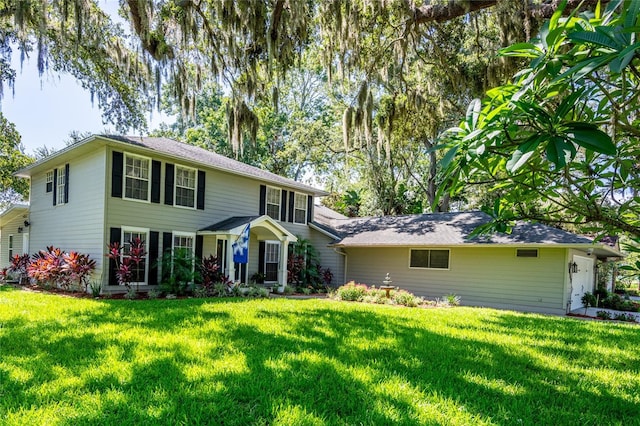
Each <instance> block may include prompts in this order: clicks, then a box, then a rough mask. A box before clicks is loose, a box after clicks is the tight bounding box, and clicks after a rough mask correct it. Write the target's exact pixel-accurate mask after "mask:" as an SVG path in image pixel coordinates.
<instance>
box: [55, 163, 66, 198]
mask: <svg viewBox="0 0 640 426" xmlns="http://www.w3.org/2000/svg"><path fill="white" fill-rule="evenodd" d="M64 171H65V168H64V167H60V168H59V169H58V188H57V195H56V204H58V205H60V204H64V199H65V197H64V190H65V186H66V185H67V175H66V173H65V172H64Z"/></svg>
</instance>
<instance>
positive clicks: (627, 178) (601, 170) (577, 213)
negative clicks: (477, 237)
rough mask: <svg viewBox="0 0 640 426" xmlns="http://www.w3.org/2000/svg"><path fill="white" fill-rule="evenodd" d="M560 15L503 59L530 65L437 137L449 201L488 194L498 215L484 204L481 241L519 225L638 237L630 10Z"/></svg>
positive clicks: (634, 40) (635, 51) (634, 39)
mask: <svg viewBox="0 0 640 426" xmlns="http://www.w3.org/2000/svg"><path fill="white" fill-rule="evenodd" d="M563 7H564V3H563V4H562V6H561V7H560V8H559V9H558V10H557V11H556V13H555V14H554V16H553V17H552V18H551V19H550V20H549V21H548V22H546V23H545V24H544V25H543V26H542V28H541V30H540V33H539V35H538V37H537V38H536V39H535V40H533V41H532V42H530V43H519V44H514V45H512V46H511V47H509V48H506V49H504V50H502V54H503V55H504V56H508V57H518V58H526V59H527V60H528V61H529V64H528V66H527V67H525V68H523V69H522V70H521V71H520V72H519V73H517V74H516V76H515V77H514V80H513V83H510V84H504V85H502V86H499V87H496V88H493V89H491V90H489V91H487V92H486V97H485V98H484V100H483V101H482V103H479V102H477V101H476V102H474V103H472V105H471V106H470V108H469V111H470V113H471V114H468V115H467V120H466V121H465V122H463V123H462V124H461V125H460V126H458V127H456V128H453V129H450V130H449V131H448V132H447V133H446V134H445V135H443V136H442V142H443V143H442V148H443V149H444V150H445V151H446V154H445V155H444V157H443V160H442V162H441V164H442V166H443V168H444V173H443V177H442V179H445V180H448V181H450V182H455V183H456V184H455V185H454V186H453V187H452V188H453V189H452V190H451V191H450V192H449V193H450V194H451V195H455V194H459V193H462V192H463V191H465V190H468V188H470V187H473V186H474V185H476V184H478V185H480V184H481V185H482V187H483V188H486V189H487V190H488V191H489V192H490V193H491V194H492V198H493V199H494V200H496V203H498V204H499V206H500V208H499V209H497V208H495V205H496V204H494V203H493V202H492V201H490V202H488V203H487V205H491V204H493V205H494V207H493V210H492V211H493V213H494V219H495V221H494V225H495V226H493V227H492V228H490V229H486V230H485V231H496V230H497V231H503V232H504V231H505V230H508V227H509V226H510V224H511V223H513V221H514V220H516V219H522V218H524V219H534V220H540V221H544V222H548V223H552V224H572V225H574V226H579V227H580V230H582V231H584V232H590V233H592V234H597V235H605V234H619V233H627V234H629V235H631V236H635V237H638V236H639V235H640V219H639V218H640V199H639V198H638V196H637V188H639V187H640V173H638V170H637V167H635V166H634V164H636V163H637V158H638V156H639V155H640V150H639V149H640V148H638V147H639V146H640V143H639V141H640V132H638V131H637V129H638V126H637V123H636V121H637V117H636V114H635V112H634V111H636V110H637V109H638V97H637V87H638V84H639V82H640V73H638V66H639V65H640V44H638V31H637V28H638V27H637V25H638V22H637V19H638V18H637V15H636V14H635V13H634V10H635V8H636V6H635V2H624V3H623V2H611V3H609V4H608V6H607V8H606V9H605V10H603V11H599V12H598V13H596V14H595V15H594V14H587V13H584V14H576V13H573V14H572V15H570V16H569V17H566V18H565V17H563V16H562V14H563ZM487 185H489V186H488V187H487Z"/></svg>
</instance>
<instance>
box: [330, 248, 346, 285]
mask: <svg viewBox="0 0 640 426" xmlns="http://www.w3.org/2000/svg"><path fill="white" fill-rule="evenodd" d="M333 251H334V252H336V253H338V254H340V255H342V256H344V276H343V277H342V284H346V283H347V265H348V263H347V253H345V252H344V251H343V250H339V249H338V248H337V247H333Z"/></svg>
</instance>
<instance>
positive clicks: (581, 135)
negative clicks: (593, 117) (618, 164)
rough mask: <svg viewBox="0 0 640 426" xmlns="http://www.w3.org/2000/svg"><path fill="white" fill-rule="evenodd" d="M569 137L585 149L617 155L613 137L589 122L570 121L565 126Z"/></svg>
mask: <svg viewBox="0 0 640 426" xmlns="http://www.w3.org/2000/svg"><path fill="white" fill-rule="evenodd" d="M564 130H565V132H566V133H567V134H568V135H569V138H570V139H571V140H572V141H573V142H575V143H576V144H578V145H580V146H581V147H583V148H585V149H589V150H591V151H596V152H600V153H602V154H607V155H616V152H617V149H616V146H615V144H614V143H613V141H612V140H611V137H610V136H609V135H607V134H606V133H605V132H603V131H602V130H600V129H598V128H597V127H596V126H594V125H592V124H588V123H570V124H569V125H565V126H564Z"/></svg>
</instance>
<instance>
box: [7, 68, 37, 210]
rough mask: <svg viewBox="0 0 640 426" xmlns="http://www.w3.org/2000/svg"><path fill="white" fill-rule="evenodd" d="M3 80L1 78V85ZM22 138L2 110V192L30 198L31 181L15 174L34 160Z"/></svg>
mask: <svg viewBox="0 0 640 426" xmlns="http://www.w3.org/2000/svg"><path fill="white" fill-rule="evenodd" d="M1 81H2V79H1V78H0V87H1ZM0 95H1V92H0ZM20 140H21V137H20V134H19V133H18V131H17V130H16V126H15V125H14V124H13V123H10V122H9V121H8V120H7V119H6V118H5V116H4V115H3V114H2V112H0V153H1V155H0V193H6V192H7V191H10V190H12V191H14V192H15V193H17V194H19V196H20V197H21V198H22V199H24V200H28V199H29V181H28V180H27V179H23V178H19V177H16V176H15V175H14V173H15V172H17V171H18V170H20V169H21V168H23V167H26V166H28V165H29V164H31V163H32V162H33V158H31V157H29V156H27V155H26V154H25V153H24V148H23V147H22V145H21V143H20ZM2 204H4V203H3V202H2V200H0V210H1V209H2Z"/></svg>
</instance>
